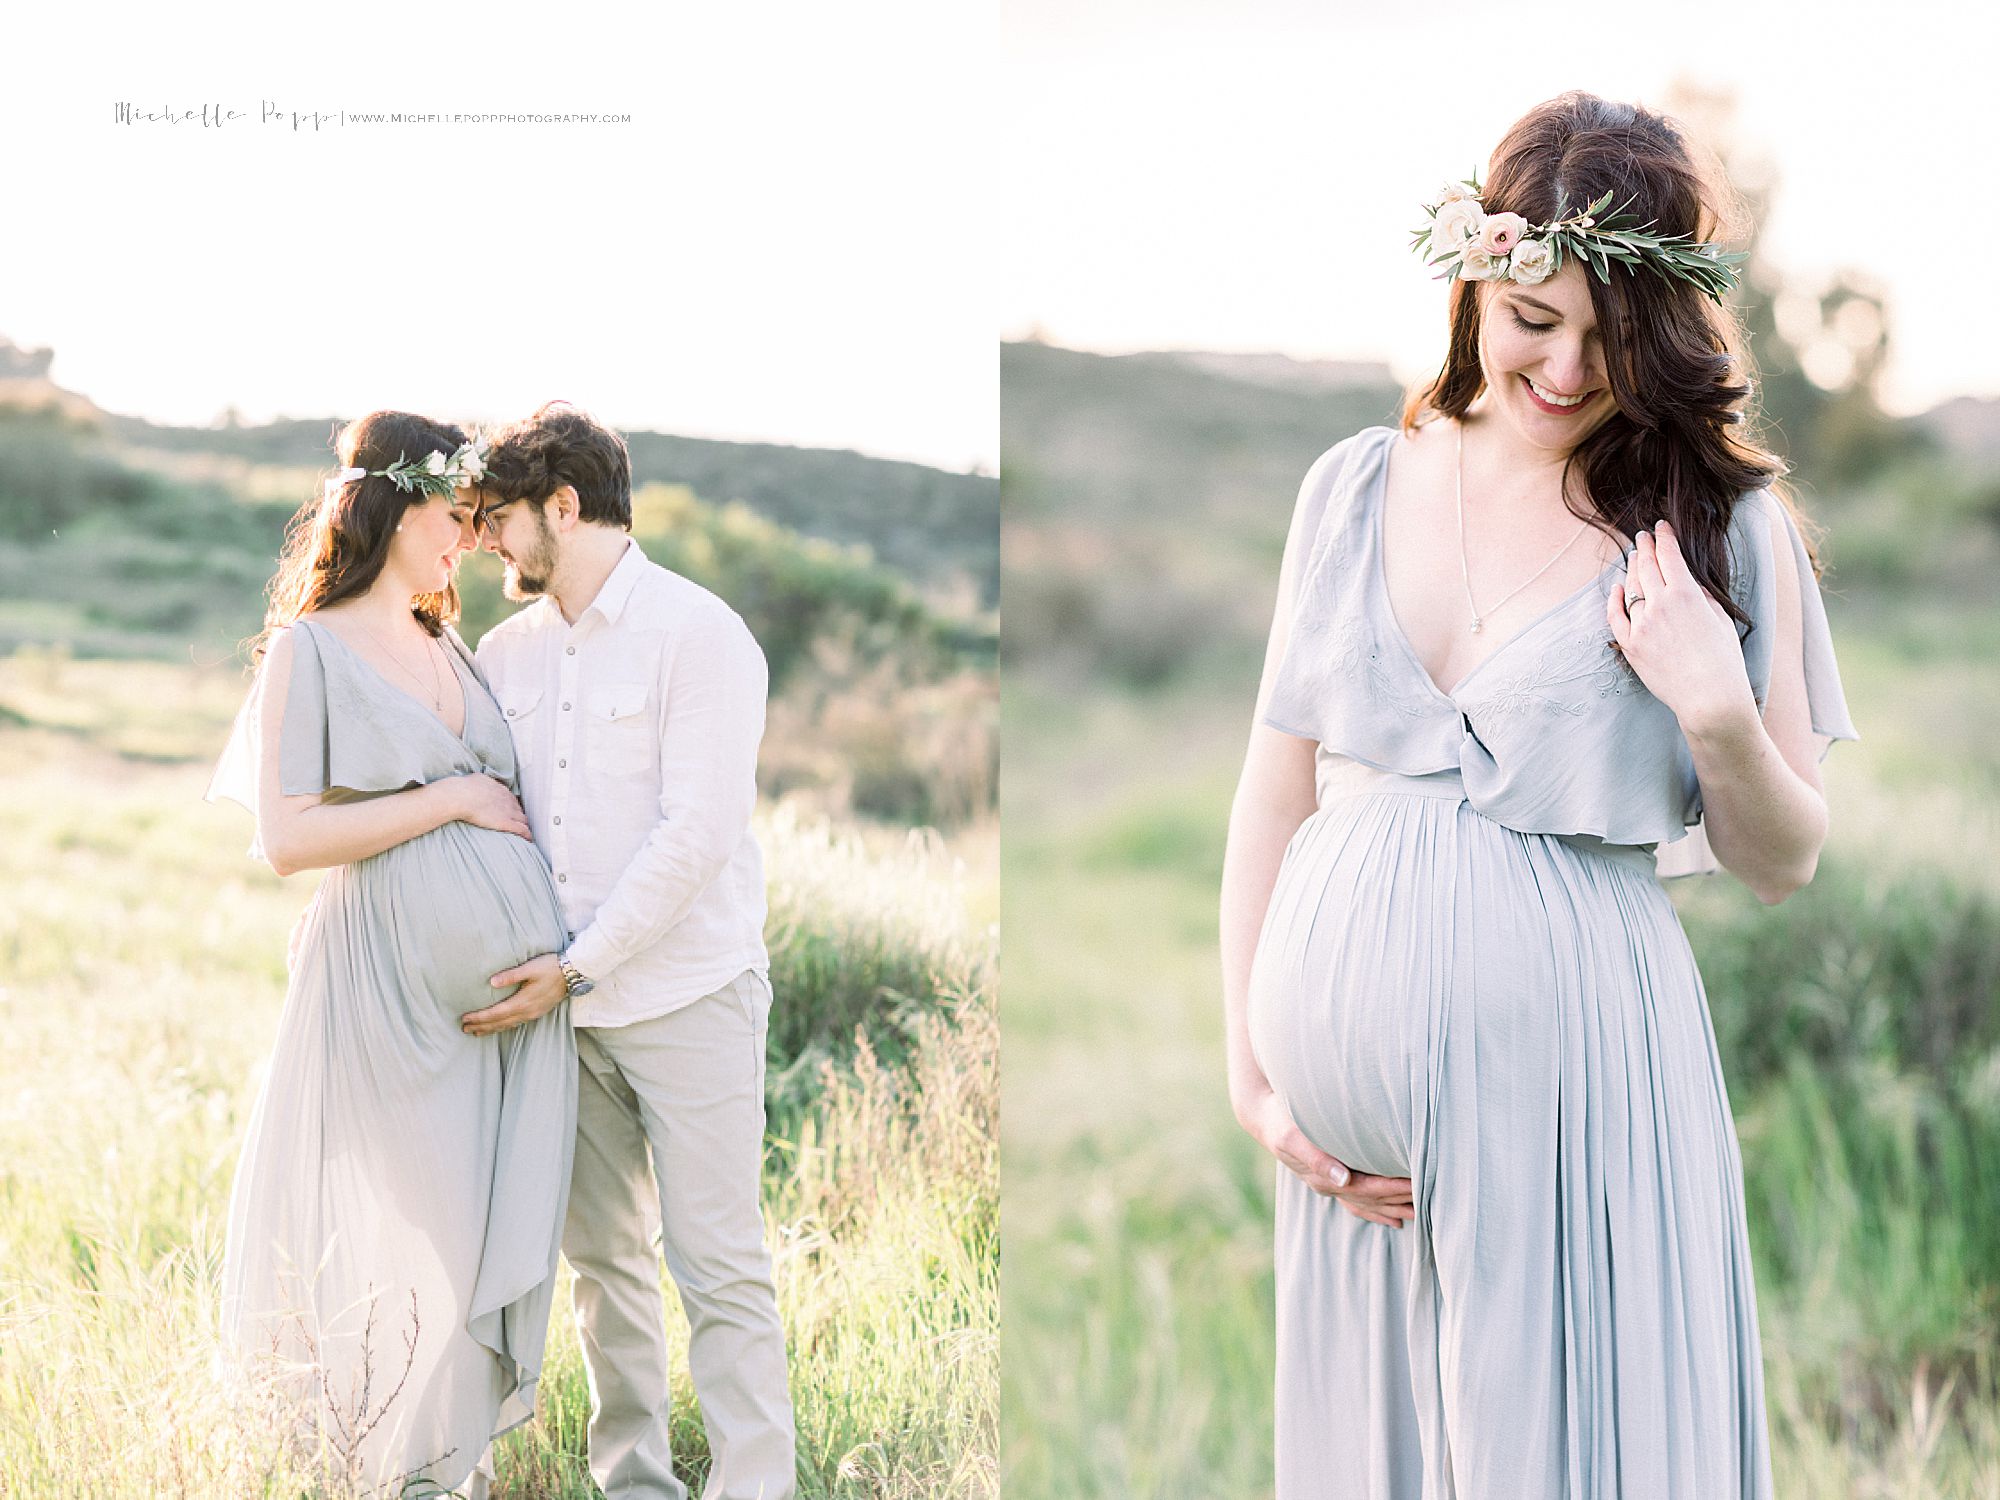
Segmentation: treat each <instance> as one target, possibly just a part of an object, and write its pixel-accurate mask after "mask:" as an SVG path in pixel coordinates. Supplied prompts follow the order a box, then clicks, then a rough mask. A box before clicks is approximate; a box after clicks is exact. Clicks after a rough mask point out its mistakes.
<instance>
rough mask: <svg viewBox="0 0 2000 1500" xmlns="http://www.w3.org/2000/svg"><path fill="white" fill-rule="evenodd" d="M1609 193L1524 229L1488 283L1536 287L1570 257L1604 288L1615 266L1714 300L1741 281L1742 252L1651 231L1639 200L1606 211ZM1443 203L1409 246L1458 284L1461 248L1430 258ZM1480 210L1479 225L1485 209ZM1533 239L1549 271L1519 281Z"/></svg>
mask: <svg viewBox="0 0 2000 1500" xmlns="http://www.w3.org/2000/svg"><path fill="white" fill-rule="evenodd" d="M1461 181H1462V182H1463V183H1464V185H1465V186H1466V187H1467V188H1469V189H1470V190H1471V192H1470V197H1471V198H1472V200H1473V201H1474V202H1478V201H1479V198H1480V192H1481V189H1480V186H1479V181H1478V179H1477V178H1476V177H1468V178H1463V179H1461ZM1614 196H1615V195H1614V194H1613V193H1612V192H1610V191H1606V192H1604V193H1602V194H1600V195H1599V196H1598V197H1597V198H1595V199H1593V200H1592V201H1591V202H1590V203H1589V204H1588V205H1587V206H1586V207H1585V208H1584V209H1583V210H1582V212H1580V213H1575V214H1569V215H1567V216H1565V217H1562V218H1558V219H1553V220H1551V221H1549V222H1548V223H1546V224H1532V225H1529V226H1528V227H1527V229H1526V230H1525V231H1524V232H1523V234H1522V236H1521V238H1520V240H1519V241H1518V242H1517V243H1516V244H1515V245H1514V247H1513V249H1512V250H1511V251H1509V252H1508V253H1507V254H1506V255H1498V256H1494V257H1493V261H1494V269H1493V272H1492V277H1491V279H1495V280H1498V279H1503V278H1510V279H1513V280H1516V281H1521V282H1523V283H1524V284H1527V285H1533V284H1535V283H1536V282H1540V281H1542V280H1545V279H1546V278H1547V277H1548V276H1553V275H1555V274H1556V273H1557V272H1558V271H1560V270H1561V269H1562V266H1563V261H1564V259H1565V258H1573V259H1576V260H1579V261H1581V262H1582V263H1583V265H1584V267H1585V269H1586V270H1590V271H1594V272H1595V273H1596V274H1597V279H1598V280H1599V281H1601V282H1603V283H1604V284H1605V285H1607V286H1608V285H1610V283H1611V268H1612V266H1613V265H1623V266H1624V267H1625V270H1626V272H1627V274H1629V275H1637V274H1638V271H1639V267H1640V266H1642V265H1643V266H1649V267H1651V268H1652V269H1654V270H1655V271H1657V272H1658V273H1659V274H1661V275H1663V276H1668V277H1671V278H1673V279H1675V280H1678V281H1685V282H1688V283H1690V284H1691V285H1693V286H1694V287H1696V288H1697V289H1698V290H1700V291H1701V292H1702V293H1704V294H1705V295H1707V296H1709V297H1713V298H1714V299H1715V300H1716V301H1718V302H1720V301H1721V300H1722V299H1723V297H1724V296H1725V295H1727V294H1728V293H1729V292H1730V291H1732V290H1733V289H1734V288H1735V287H1736V285H1737V283H1738V281H1739V280H1740V279H1741V273H1740V272H1739V271H1738V270H1737V269H1736V268H1737V267H1738V266H1739V265H1741V264H1742V263H1743V262H1744V261H1746V260H1748V259H1749V258H1750V257H1749V253H1748V252H1747V251H1743V250H1732V251H1725V250H1724V249H1723V248H1722V246H1721V245H1719V244H1716V243H1713V242H1711V241H1705V240H1701V241H1698V240H1696V239H1695V238H1694V237H1693V236H1692V235H1686V234H1659V233H1657V232H1655V231H1654V229H1653V225H1654V222H1655V221H1654V220H1651V219H1645V220H1641V219H1640V217H1639V215H1638V214H1637V213H1636V212H1634V211H1633V208H1632V205H1633V203H1634V202H1636V201H1637V200H1636V199H1632V198H1628V199H1626V201H1625V202H1624V203H1623V204H1622V205H1620V206H1619V207H1618V208H1616V209H1613V210H1611V212H1609V213H1608V214H1607V213H1606V210H1607V209H1609V208H1610V206H1611V200H1612V198H1613V197H1614ZM1443 206H1444V205H1443V204H1441V203H1440V204H1426V205H1425V206H1424V211H1425V212H1426V213H1427V214H1429V215H1430V216H1431V219H1432V221H1433V224H1431V225H1425V226H1424V227H1422V228H1420V229H1418V230H1416V231H1415V233H1414V234H1413V235H1412V236H1411V240H1410V248H1411V249H1413V250H1416V251H1418V252H1420V253H1423V254H1424V256H1425V263H1426V264H1428V265H1433V266H1438V267H1440V268H1441V270H1440V273H1439V278H1438V279H1440V280H1443V281H1447V282H1449V281H1455V280H1457V279H1458V278H1459V276H1460V275H1461V274H1462V273H1463V271H1464V269H1465V266H1464V256H1463V252H1462V250H1461V249H1453V250H1447V251H1445V252H1444V253H1442V254H1439V255H1432V254H1430V253H1429V251H1430V250H1431V249H1432V248H1434V246H1433V241H1432V236H1431V229H1432V227H1433V225H1434V224H1435V221H1436V218H1437V214H1438V210H1439V209H1440V208H1442V207H1443ZM1480 212H1481V222H1482V223H1483V222H1484V217H1485V211H1484V205H1483V204H1481V206H1480ZM1475 233H1476V230H1475ZM1530 242H1539V243H1541V244H1544V245H1546V246H1547V247H1548V250H1549V265H1548V270H1547V271H1546V273H1545V274H1544V275H1542V276H1535V277H1521V276H1516V275H1514V274H1513V271H1514V261H1513V257H1514V255H1515V254H1517V253H1518V252H1519V251H1520V250H1521V248H1522V247H1523V246H1525V245H1527V244H1529V243H1530Z"/></svg>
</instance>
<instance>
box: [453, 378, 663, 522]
mask: <svg viewBox="0 0 2000 1500" xmlns="http://www.w3.org/2000/svg"><path fill="white" fill-rule="evenodd" d="M566 484H567V485H572V486H574V487H575V489H576V498H577V514H578V516H579V517H581V518H582V519H583V520H586V521H594V522H596V523H597V524H598V525H600V526H616V527H618V528H619V529H620V530H621V531H630V530H631V529H632V458H631V455H630V454H629V453H628V452H627V451H626V449H625V439H623V438H622V437H620V436H619V435H618V434H617V433H615V432H613V431H612V430H611V429H610V428H609V427H606V426H604V425H603V424H602V423H599V422H596V421H594V420H592V419H591V417H590V416H589V415H588V414H587V413H585V412H582V411H579V410H577V408H576V407H574V406H571V405H570V404H569V403H568V402H567V401H550V402H547V403H545V404H544V405H543V406H542V407H541V408H540V409H539V410H538V411H536V412H535V414H534V415H533V416H531V417H523V418H521V420H520V421H518V422H510V423H508V424H507V425H506V426H505V427H503V428H501V429H500V430H499V431H498V432H496V433H495V434H493V447H492V449H491V450H490V451H489V452H488V453H487V455H486V478H485V479H483V480H482V481H480V485H479V495H480V501H481V503H482V504H483V505H486V506H499V505H503V504H506V503H507V502H509V501H513V500H525V501H527V502H528V503H529V504H531V505H534V506H536V507H537V508H539V507H541V506H542V505H543V504H545V503H546V502H547V501H548V498H549V496H550V495H552V494H554V493H555V492H556V491H557V490H558V489H560V488H562V486H564V485H566Z"/></svg>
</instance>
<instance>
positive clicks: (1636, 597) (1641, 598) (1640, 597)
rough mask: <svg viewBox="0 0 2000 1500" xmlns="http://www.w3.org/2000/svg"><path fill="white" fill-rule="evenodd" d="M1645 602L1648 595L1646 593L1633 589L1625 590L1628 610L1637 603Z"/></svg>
mask: <svg viewBox="0 0 2000 1500" xmlns="http://www.w3.org/2000/svg"><path fill="white" fill-rule="evenodd" d="M1645 602H1646V596H1645V595H1644V594H1639V593H1634V592H1633V591H1632V590H1631V589H1627V590H1626V591H1625V607H1626V608H1627V609H1628V610H1629V609H1630V608H1631V607H1632V606H1633V605H1635V604H1644V603H1645Z"/></svg>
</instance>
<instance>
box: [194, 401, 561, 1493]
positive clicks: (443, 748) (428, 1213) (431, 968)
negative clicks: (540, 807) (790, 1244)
mask: <svg viewBox="0 0 2000 1500" xmlns="http://www.w3.org/2000/svg"><path fill="white" fill-rule="evenodd" d="M338 451H339V454H340V459H341V463H342V465H343V467H342V469H341V471H340V473H339V474H337V475H335V476H334V477H333V478H331V479H329V480H328V481H327V483H326V487H325V493H324V496H323V498H322V499H321V500H320V501H319V502H317V503H316V504H314V505H311V506H309V507H308V508H307V509H306V510H305V511H303V512H301V515H300V517H299V519H298V521H297V522H296V523H295V524H294V527H293V531H292V534H291V537H290V539H289V541H288V543H287V548H286V554H285V557H284V559H283V561H282V563H281V565H280V568H279V572H278V576H277V579H276V581H275V582H274V583H273V585H272V587H271V604H270V612H269V614H268V616H267V620H266V627H267V638H266V640H265V642H264V645H263V649H262V659H261V663H260V666H259V670H258V673H257V677H256V682H255V685H254V686H253V687H252V689H251V692H250V696H249V699H248V701H247V702H246V703H245V705H244V707H243V710H242V713H241V714H240V715H239V716H238V719H237V723H236V730H235V734H234V735H233V737H232V739H231V741H230V745H229V748H228V750H227V752H226V753H225V755H224V757H223V760H222V763H221V765H220V766H219V767H218V769H217V772H216V776H215V780H214V783H213V785H212V786H211V787H210V790H209V796H210V798H211V800H213V799H214V798H216V797H221V796H226V797H230V798H233V799H234V800H236V801H239V802H241V803H243V804H244V805H245V806H247V807H249V808H250V809H251V810H252V811H253V812H255V813H256V815H257V842H256V844H255V846H254V847H253V849H252V853H253V854H255V855H257V856H258V857H261V858H263V859H265V860H267V861H268V862H269V863H270V865H271V866H272V868H273V869H275V870H276V871H277V872H278V873H279V874H281V875H285V874H290V873H292V872H294V871H297V870H305V869H315V868H324V869H325V870H326V871H327V873H326V876H325V877H324V880H323V882H322V883H321V885H320V888H319V893H318V895H317V897H316V898H315V899H314V901H313V903H312V906H311V908H310V909H309V911H308V912H307V914H306V917H305V919H304V922H303V924H302V927H301V929H300V931H299V933H298V934H297V935H296V937H295V940H294V952H293V959H292V965H291V983H290V987H289V989H288V991H287V993H286V996H285V1006H284V1012H283V1015H282V1017H281V1018H280V1021H279V1025H278V1040H277V1046H276V1049H275V1051H274V1053H273V1054H272V1058H271V1064H270V1072H269V1076H268V1078H267V1079H266V1081H265V1083H264V1087H263V1090H262V1093H261V1094H260V1096H259V1098H258V1100H257V1104H256V1108H255V1110H254V1112H253V1114H252V1116H251V1120H250V1130H249V1137H248V1140H247V1141H246V1142H245V1145H244V1148H243V1156H242V1159H241V1162H240V1164H239V1166H238V1168H237V1174H236V1183H235V1189H234V1192H233V1195H232V1197H231V1200H230V1209H229V1235H228V1246H227V1251H226V1256H225V1263H224V1268H223V1307H224V1319H225V1325H226V1328H227V1331H228V1333H229V1334H230V1335H231V1337H232V1340H233V1342H235V1343H236V1344H237V1345H239V1346H240V1347H241V1348H243V1349H244V1350H246V1351H248V1352H250V1353H252V1354H254V1355H258V1356H262V1357H269V1358H274V1359H275V1361H276V1362H277V1365H278V1368H279V1370H280V1372H281V1380H282V1381H283V1382H284V1383H285V1384H287V1385H288V1387H289V1389H290V1390H291V1391H292V1392H293V1394H295V1395H298V1396H300V1397H302V1399H304V1400H305V1402H306V1403H307V1405H308V1407H309V1409H310V1411H311V1413H312V1420H311V1423H310V1433H311V1435H312V1436H313V1437H314V1438H316V1439H317V1442H318V1444H319V1446H320V1451H321V1452H322V1453H323V1454H324V1455H327V1456H330V1458H331V1459H332V1460H333V1462H334V1465H335V1467H336V1468H337V1469H338V1470H340V1471H341V1472H342V1473H343V1476H344V1477H346V1478H349V1479H351V1480H355V1481H359V1482H360V1483H361V1484H362V1485H363V1487H364V1489H365V1490H366V1491H367V1492H368V1493H377V1492H379V1493H383V1494H404V1495H433V1494H439V1493H443V1492H447V1491H455V1490H458V1489H459V1487H460V1486H462V1485H467V1484H468V1481H470V1486H469V1489H468V1491H467V1492H468V1493H470V1494H473V1495H479V1494H483V1493H484V1490H485V1483H486V1478H487V1475H486V1472H485V1467H484V1465H483V1464H482V1463H481V1459H482V1456H483V1455H484V1453H485V1451H486V1447H487V1444H488V1443H489V1441H490V1440H491V1439H492V1438H493V1437H494V1436H495V1435H496V1434H497V1433H499V1432H502V1431H504V1430H505V1429H507V1428H508V1427H511V1426H513V1425H515V1424H516V1423H518V1422H521V1421H525V1420H526V1419H527V1418H528V1417H530V1416H532V1415H533V1413H534V1401H535V1387H536V1382H537V1380H538V1378H539V1375H540V1372H541V1365H542V1351H543V1342H544V1339H545V1338H546V1335H547V1329H548V1320H549V1305H550V1300H551V1297H552V1296H553V1293H554V1287H555V1277H556V1257H557V1242H558V1237H559V1234H560V1230H561V1225H562V1221H563V1213H564V1207H565V1202H566V1199H567V1196H568V1192H569V1176H570V1156H571V1152H572V1149H573V1142H574V1139H575V1122H576V1087H577V1062H576V1046H575V1041H574V1038H573V1036H572V1034H571V1030H570V1022H569V1015H568V1007H567V1006H559V1007H558V1008H557V1009H556V1010H554V1011H551V1012H550V1013H549V1014H548V1015H546V1016H544V1017H542V1018H541V1019H539V1020H537V1021H534V1022H532V1023H529V1024H527V1025H524V1026H520V1027H517V1028H514V1029H511V1030H507V1031H502V1032H499V1033H497V1034H494V1035H490V1036H481V1037H474V1036H469V1035H467V1034H465V1033H464V1032H463V1031H461V1029H460V1026H459V1018H460V1016H461V1015H463V1014H465V1013H466V1012H468V1011H474V1010H478V1009H480V1008H482V1007H485V1006H487V1005H490V1004H492V1003H493V1002H494V1001H495V999H497V998H500V997H499V996H497V995H496V993H495V991H494V990H493V989H492V988H490V987H489V984H488V977H489V976H490V975H494V974H496V973H498V972H499V971H501V970H505V969H509V968H512V967H513V966H515V965H517V964H520V963H522V962H524V961H525V960H527V959H529V958H531V957H534V956H536V955H538V954H543V953H550V952H554V951H557V950H559V949H560V948H561V947H562V945H563V937H564V934H563V928H562V919H561V916H560V914H559V909H558V907H557V904H556V896H555V888H554V885H553V883H552V882H551V880H550V877H549V871H548V866H547V864H546V863H545V862H544V860H543V858H542V856H541V854H540V852H539V851H538V850H537V849H536V848H535V846H534V845H533V843H531V842H530V840H529V834H528V825H527V821H526V818H525V817H524V815H523V813H522V810H521V807H520V804H519V802H518V801H517V800H516V793H517V790H518V788H517V785H516V780H515V764H514V750H513V745H512V742H511V741H510V740H509V738H508V731H507V727H506V721H505V720H504V719H503V718H502V717H501V715H500V712H499V710H498V709H497V708H496V707H495V706H494V702H493V699H492V697H491V696H490V695H489V694H488V692H487V690H486V688H485V685H484V684H483V683H482V682H481V680H480V678H479V675H478V673H477V671H476V670H475V668H474V666H473V663H472V658H471V656H470V655H469V654H468V652H467V650H466V648H465V646H464V644H463V643H462V642H461V641H460V640H459V638H458V636H457V634H456V632H454V631H453V630H452V629H451V627H450V624H449V622H450V621H451V620H452V619H454V618H456V615H457V604H458V597H457V592H456V589H455V586H454V584H453V574H454V571H455V569H456V566H457V563H458V559H459V558H460V557H461V556H462V555H463V554H464V553H465V552H467V551H469V550H471V548H472V547H473V545H474V542H475V537H474V528H473V516H474V514H475V511H474V504H473V501H474V491H473V490H472V489H471V488H468V486H471V485H473V484H474V483H476V481H477V479H478V478H479V477H480V450H479V449H478V448H477V447H476V446H475V445H473V444H471V443H468V442H467V440H466V434H465V433H464V432H462V431H461V430H460V429H458V428H456V427H453V426H449V425H447V424H443V423H438V422H431V421H427V420H425V419H423V418H421V417H415V416H410V415H408V414H405V413H401V412H376V413H374V414H372V415H370V416H367V417H364V418H362V419H361V420H359V421H357V422H355V423H353V424H351V425H350V426H349V427H347V428H346V429H345V430H344V431H343V432H342V433H341V435H340V438H339V441H338ZM475 1465H478V1466H479V1467H478V1469H477V1470H475Z"/></svg>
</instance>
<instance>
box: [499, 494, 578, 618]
mask: <svg viewBox="0 0 2000 1500" xmlns="http://www.w3.org/2000/svg"><path fill="white" fill-rule="evenodd" d="M481 516H482V524H481V528H480V539H481V542H482V544H483V545H484V546H485V548H486V550H487V551H488V552H491V553H492V554H493V555H494V556H495V557H497V558H499V559H500V560H501V561H502V562H504V563H505V564H506V565H507V576H506V577H505V578H504V579H503V580H502V581H501V584H500V591H501V592H502V593H503V594H505V595H506V596H507V597H508V598H509V599H515V600H520V599H533V598H536V597H538V596H540V595H542V594H546V593H547V592H548V591H549V583H550V581H551V580H552V579H553V578H554V577H555V572H556V564H557V563H558V562H559V561H561V559H562V542H561V540H560V539H559V538H558V537H557V536H556V534H555V531H554V529H553V528H552V527H551V526H550V525H549V518H548V517H547V515H545V514H544V513H543V507H542V506H540V505H536V504H534V503H532V502H531V501H527V500H502V501H500V502H498V503H497V504H492V505H488V506H486V507H485V508H484V510H483V511H482V512H481Z"/></svg>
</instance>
